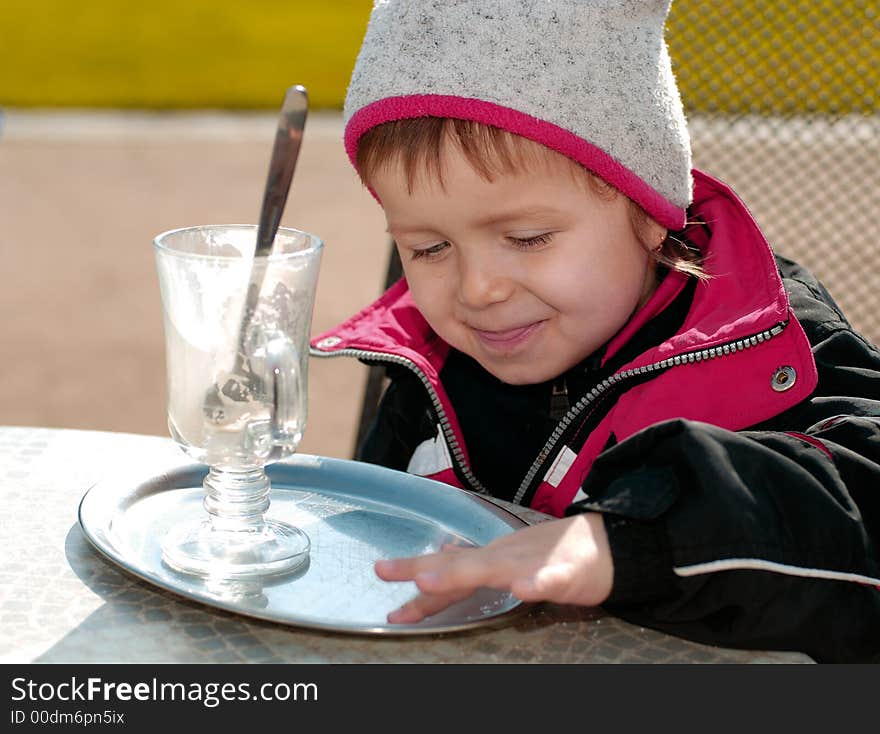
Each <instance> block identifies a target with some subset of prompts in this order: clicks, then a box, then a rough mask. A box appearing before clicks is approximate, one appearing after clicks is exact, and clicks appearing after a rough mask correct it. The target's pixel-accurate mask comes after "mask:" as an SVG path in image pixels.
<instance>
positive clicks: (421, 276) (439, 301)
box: [404, 266, 449, 328]
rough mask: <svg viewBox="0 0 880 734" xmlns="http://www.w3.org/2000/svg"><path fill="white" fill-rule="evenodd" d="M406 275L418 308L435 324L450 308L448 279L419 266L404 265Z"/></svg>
mask: <svg viewBox="0 0 880 734" xmlns="http://www.w3.org/2000/svg"><path fill="white" fill-rule="evenodd" d="M404 276H405V277H406V282H407V285H408V286H409V292H410V295H411V296H412V299H413V302H414V303H415V304H416V308H418V309H419V311H421V313H422V315H423V316H424V317H425V319H427V321H428V322H429V323H431V326H435V324H434V321H435V320H436V319H438V318H439V317H440V316H441V315H442V314H443V313H444V312H446V311H447V310H448V302H449V296H448V294H447V290H448V279H447V278H445V277H443V276H442V275H441V274H439V273H435V272H426V269H425V268H422V267H418V266H410V267H407V266H404ZM435 328H436V326H435Z"/></svg>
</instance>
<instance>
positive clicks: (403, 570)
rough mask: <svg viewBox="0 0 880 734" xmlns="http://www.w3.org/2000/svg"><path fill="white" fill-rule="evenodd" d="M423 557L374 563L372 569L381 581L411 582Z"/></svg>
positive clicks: (421, 563)
mask: <svg viewBox="0 0 880 734" xmlns="http://www.w3.org/2000/svg"><path fill="white" fill-rule="evenodd" d="M424 558H425V556H418V557H415V558H389V559H383V560H379V561H376V562H375V563H374V564H373V568H374V570H375V571H376V575H377V576H378V577H379V578H380V579H382V580H383V581H412V580H413V579H414V578H415V576H416V574H417V573H418V572H419V570H420V569H421V567H422V565H423V563H424V561H423V559H424Z"/></svg>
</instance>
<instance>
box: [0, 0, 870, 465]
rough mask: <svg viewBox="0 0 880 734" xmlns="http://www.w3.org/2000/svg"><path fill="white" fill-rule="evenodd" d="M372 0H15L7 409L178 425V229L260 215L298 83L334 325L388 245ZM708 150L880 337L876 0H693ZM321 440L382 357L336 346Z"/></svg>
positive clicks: (336, 440) (681, 56) (315, 371)
mask: <svg viewBox="0 0 880 734" xmlns="http://www.w3.org/2000/svg"><path fill="white" fill-rule="evenodd" d="M371 6H372V2H371V0H334V1H333V2H331V3H328V2H319V1H317V0H315V1H312V2H307V1H304V0H251V2H248V3H240V2H230V1H228V0H211V1H210V2H209V1H208V0H185V2H180V0H176V1H175V2H172V1H171V0H152V2H150V3H147V4H144V3H136V2H128V1H126V0H102V1H94V0H78V1H77V0H44V1H43V2H42V3H39V4H35V3H33V2H30V1H25V0H3V6H2V11H0V110H2V113H0V114H2V117H0V256H2V260H0V262H2V274H3V279H2V288H0V425H24V426H48V427H70V428H85V429H100V430H114V431H123V432H132V433H147V434H156V435H166V434H167V429H166V426H165V410H164V402H165V374H164V347H163V341H162V340H163V337H162V319H161V306H160V302H159V293H158V284H157V281H156V277H155V266H154V262H153V254H152V249H151V242H152V238H153V237H154V236H155V235H156V234H158V233H159V232H161V231H164V230H167V229H171V228H175V227H181V226H186V225H192V224H205V223H210V222H253V221H255V220H256V217H257V211H258V208H259V203H260V199H261V195H262V187H263V184H264V181H265V176H266V167H267V164H268V158H269V152H270V149H271V143H272V140H273V135H274V127H275V121H276V115H277V110H278V107H279V105H280V103H281V99H282V97H283V94H284V90H285V89H286V88H287V87H288V86H290V85H291V84H297V83H299V84H304V85H305V86H306V87H307V88H308V90H309V96H310V101H311V113H310V117H309V121H308V123H307V126H306V133H305V138H304V144H303V149H302V154H301V157H300V164H299V167H298V170H297V174H296V178H295V181H294V184H293V188H292V191H291V195H290V200H289V202H288V207H287V210H286V213H285V216H284V219H283V224H285V225H287V226H293V227H297V228H300V229H305V230H308V231H312V232H315V233H317V234H319V235H320V236H321V237H322V238H323V239H324V240H325V242H326V248H325V255H324V261H323V264H322V272H321V279H320V283H319V288H318V299H317V304H316V310H315V316H314V324H313V326H314V331H315V332H318V331H321V330H323V329H325V328H328V327H330V326H332V325H333V324H334V323H336V322H338V321H339V320H341V319H343V318H345V317H346V316H347V315H349V314H350V313H352V312H353V311H355V310H356V309H358V308H359V307H361V306H362V305H364V304H366V303H367V302H369V301H370V300H371V299H372V298H374V297H375V296H376V295H377V294H378V293H379V291H380V288H381V285H382V283H383V280H384V273H385V267H386V260H387V255H388V244H387V241H386V238H385V235H384V234H383V230H384V220H383V218H382V215H381V212H380V211H379V208H378V206H377V205H376V204H375V202H374V201H373V200H372V198H371V197H370V196H369V194H368V193H366V192H365V191H364V190H363V189H362V188H361V186H360V184H359V182H358V181H357V178H356V176H355V175H354V173H353V171H352V170H351V169H350V166H349V164H348V161H347V159H346V158H345V154H344V152H343V149H342V143H341V135H342V125H341V118H340V109H341V105H342V99H343V97H344V94H345V87H346V84H347V82H348V77H349V74H350V71H351V67H352V65H353V63H354V59H355V57H356V55H357V51H358V48H359V45H360V39H361V36H362V34H363V31H364V28H365V25H366V21H367V18H368V16H369V11H370V8H371ZM667 39H668V42H669V46H670V52H671V55H672V57H673V64H674V68H675V70H676V74H677V77H678V80H679V84H680V87H681V91H682V96H683V98H684V101H685V106H686V111H687V114H688V118H689V120H690V124H691V131H692V135H693V146H694V156H695V164H696V165H697V166H698V167H700V168H703V169H705V170H707V171H708V172H710V173H713V174H714V175H716V176H719V177H720V178H722V179H724V180H726V181H727V182H728V183H729V184H731V185H732V186H733V187H734V188H735V189H736V190H737V191H738V192H739V193H740V195H741V196H742V197H743V198H744V200H745V201H746V203H747V204H748V205H749V207H750V208H751V210H752V212H753V214H754V215H755V218H756V219H757V221H758V223H759V225H761V227H762V228H763V229H764V231H765V233H766V234H767V236H768V239H769V240H770V242H771V244H772V245H773V246H774V247H775V248H776V249H777V250H779V251H780V252H783V253H786V254H790V255H793V256H795V257H797V258H798V259H800V260H801V261H802V262H804V264H806V265H808V266H809V267H811V268H812V269H813V270H814V271H816V272H817V273H818V274H819V275H820V277H822V278H823V279H824V280H825V281H826V284H827V285H828V286H829V288H830V290H831V292H832V294H833V295H834V296H835V297H836V298H837V300H838V301H839V302H840V303H841V305H842V306H843V307H844V309H845V310H846V311H847V313H848V314H849V316H850V318H851V320H852V321H853V323H854V324H855V325H856V326H857V328H859V329H861V330H862V331H863V333H865V334H866V336H868V337H869V338H871V339H872V340H874V341H880V196H878V194H880V92H878V89H880V18H878V6H877V3H876V0H850V1H846V0H843V1H832V0H809V1H807V0H801V1H794V0H778V1H776V2H772V3H766V2H758V1H757V0H756V1H748V2H728V1H722V0H712V1H708V0H703V1H699V0H675V2H674V3H673V8H672V13H671V16H670V20H669V25H668V32H667ZM309 379H310V386H309V400H310V414H309V426H308V429H307V431H306V438H305V439H304V441H303V444H302V450H303V451H305V452H309V453H320V454H325V455H328V456H341V457H348V456H350V455H351V452H352V445H353V441H354V435H355V430H356V427H357V421H358V416H359V406H360V402H361V396H362V391H363V387H364V382H365V380H366V368H364V367H363V366H361V365H359V364H358V363H356V362H353V361H348V360H320V361H319V360H313V361H312V364H311V367H310V376H309Z"/></svg>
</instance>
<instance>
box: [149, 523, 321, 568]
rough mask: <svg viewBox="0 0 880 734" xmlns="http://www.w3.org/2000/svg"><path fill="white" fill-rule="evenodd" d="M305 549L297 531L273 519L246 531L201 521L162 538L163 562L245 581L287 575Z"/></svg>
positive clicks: (302, 557)
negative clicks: (219, 527)
mask: <svg viewBox="0 0 880 734" xmlns="http://www.w3.org/2000/svg"><path fill="white" fill-rule="evenodd" d="M309 548H310V542H309V537H308V536H307V535H306V534H305V533H304V532H303V531H302V530H300V529H299V528H296V527H293V526H292V525H288V524H287V523H283V522H278V521H277V520H265V521H263V522H261V523H259V524H258V525H256V526H255V527H253V528H252V529H247V530H226V529H218V528H216V527H214V526H213V525H212V523H211V521H210V520H203V521H201V522H199V523H196V524H194V525H183V526H181V527H178V528H174V529H172V530H171V532H169V533H168V535H166V536H165V538H164V540H163V541H162V560H163V561H164V562H165V563H166V564H167V565H168V566H170V567H171V568H173V569H174V570H175V571H179V572H181V573H186V574H192V575H195V576H200V577H204V578H208V577H210V578H224V579H248V578H255V577H260V576H275V575H279V574H285V573H290V572H291V571H293V570H295V569H297V568H298V567H299V566H301V565H302V564H303V563H305V562H306V561H307V560H308V558H309Z"/></svg>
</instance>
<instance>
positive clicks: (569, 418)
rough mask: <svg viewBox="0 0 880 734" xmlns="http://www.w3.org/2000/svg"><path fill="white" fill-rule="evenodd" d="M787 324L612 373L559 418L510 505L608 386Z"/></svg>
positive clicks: (720, 351)
mask: <svg viewBox="0 0 880 734" xmlns="http://www.w3.org/2000/svg"><path fill="white" fill-rule="evenodd" d="M787 325H788V322H787V321H782V322H780V323H778V324H776V325H775V326H773V327H771V328H770V329H766V330H764V331H762V332H760V333H758V334H754V335H753V336H747V337H745V338H744V339H738V340H737V341H734V342H729V343H727V344H722V345H719V346H717V347H712V348H711V349H700V350H698V351H696V352H685V353H684V354H678V355H676V356H674V357H668V358H667V359H664V360H661V361H660V362H654V363H653V364H649V365H645V366H644V367H636V368H634V369H631V370H622V371H621V372H615V373H614V374H613V375H611V376H609V377H606V378H605V379H604V380H602V382H600V383H599V384H598V385H596V387H594V388H593V389H592V390H590V391H589V392H588V393H587V394H586V395H584V396H583V397H582V398H581V399H580V400H578V401H577V402H576V403H575V404H574V405H573V406H572V407H571V410H569V411H568V413H566V414H565V416H563V418H562V420H561V421H559V423H557V424H556V428H554V429H553V433H552V434H551V435H550V438H549V439H547V443H545V444H544V448H542V449H541V451H540V453H539V454H538V457H537V458H536V459H535V461H534V463H533V464H532V466H531V468H530V469H529V471H528V474H526V477H525V479H523V481H522V484H520V486H519V489H518V490H517V492H516V495H514V498H513V501H514V503H516V504H520V503H521V502H522V499H523V497H524V496H525V494H526V492H528V490H529V487H530V486H531V484H532V481H533V480H534V478H535V475H536V474H537V473H538V471H540V469H541V467H542V466H543V465H544V462H546V461H547V458H548V457H549V456H550V454H551V453H552V452H553V449H554V448H555V447H556V444H557V443H558V441H559V439H560V438H562V436H563V434H564V433H565V431H566V430H567V429H568V427H569V426H570V425H571V423H572V422H573V421H574V420H575V418H577V417H578V416H579V415H580V414H581V413H582V412H583V411H584V410H585V409H586V408H587V407H588V406H589V405H590V404H592V403H593V402H594V401H595V400H596V399H597V398H599V397H601V396H602V395H603V394H605V393H606V392H607V391H608V390H609V389H611V388H612V387H616V386H618V385H619V384H620V383H621V382H623V381H624V380H627V379H629V378H631V377H635V376H636V375H644V374H646V373H649V372H655V371H657V370H664V369H667V368H669V367H674V366H675V365H680V364H691V363H693V362H702V361H703V360H705V359H716V358H717V357H722V356H726V355H728V354H735V353H736V352H741V351H743V350H744V349H749V348H750V347H754V346H755V345H757V344H761V343H762V342H765V341H767V340H768V339H772V338H773V337H774V336H777V335H778V334H781V333H782V331H783V329H785V327H786V326H787Z"/></svg>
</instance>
